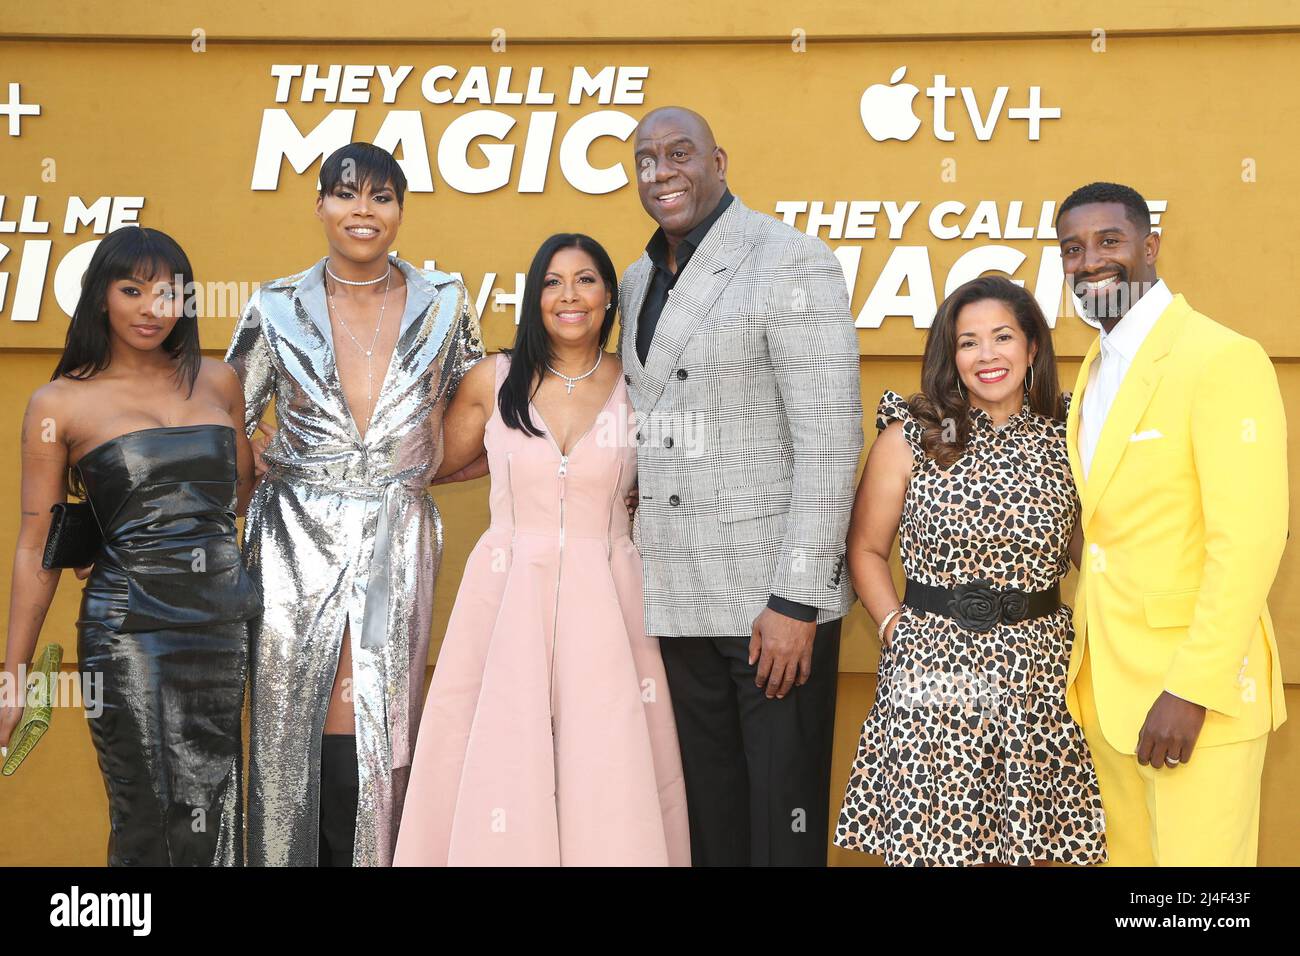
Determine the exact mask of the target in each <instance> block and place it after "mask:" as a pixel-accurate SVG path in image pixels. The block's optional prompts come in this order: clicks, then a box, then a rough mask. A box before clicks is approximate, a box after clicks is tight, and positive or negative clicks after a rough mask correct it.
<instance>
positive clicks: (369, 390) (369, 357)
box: [325, 264, 393, 431]
mask: <svg viewBox="0 0 1300 956" xmlns="http://www.w3.org/2000/svg"><path fill="white" fill-rule="evenodd" d="M392 270H393V267H392V265H391V264H390V265H389V267H388V272H387V273H386V276H387V277H388V278H389V279H391V278H392ZM325 271H326V272H329V266H326V267H325ZM330 275H331V276H333V275H334V273H332V272H330ZM366 284H369V283H366ZM389 285H390V283H389V282H385V283H384V298H383V299H382V300H381V301H380V303H379V321H377V322H376V323H375V334H374V335H373V336H371V338H370V348H366V347H365V346H364V345H362V344H361V343H360V342H358V341H357V337H356V336H355V335H353V334H352V330H351V329H350V328H348V324H347V322H345V321H343V317H342V316H340V315H339V314H338V306H336V305H335V304H334V293H333V292H330V289H329V284H328V283H327V284H326V286H325V292H326V298H325V301H326V302H328V303H329V309H330V315H331V317H332V318H334V319H337V320H338V323H339V325H341V326H343V331H344V332H346V333H347V334H348V338H350V339H351V340H352V343H353V344H354V345H355V346H356V347H357V349H358V351H361V352H364V353H365V355H366V431H369V430H370V414H371V412H373V411H374V408H373V407H372V404H371V402H372V396H373V394H374V382H375V372H374V365H373V363H374V354H375V343H376V342H378V341H379V330H380V329H381V328H383V325H384V309H386V308H387V307H388V287H389ZM342 387H343V383H342V381H340V382H339V388H342ZM354 424H355V422H354Z"/></svg>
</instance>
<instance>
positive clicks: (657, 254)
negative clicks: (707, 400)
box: [636, 189, 817, 622]
mask: <svg viewBox="0 0 1300 956" xmlns="http://www.w3.org/2000/svg"><path fill="white" fill-rule="evenodd" d="M735 198H736V197H734V196H733V195H732V194H731V190H729V189H726V190H723V193H722V198H721V199H719V200H718V204H717V205H716V206H715V207H714V208H713V212H711V213H709V214H708V215H707V216H705V217H704V219H702V220H701V221H700V223H699V225H697V226H696V227H695V228H694V229H692V230H691V231H690V232H689V233H687V234H686V238H685V239H683V240H681V241H680V242H679V243H677V250H676V255H675V256H674V258H675V260H676V263H677V271H676V272H674V271H673V270H672V269H670V268H669V266H668V239H667V237H666V236H665V235H664V231H663V229H662V228H660V229H656V230H655V234H654V235H653V236H651V237H650V241H649V242H647V243H646V247H645V251H646V255H648V256H649V257H650V261H651V262H652V263H654V267H655V269H654V272H653V273H652V274H651V277H650V287H649V288H648V289H646V294H645V301H644V302H643V303H642V305H641V317H640V320H639V321H638V322H637V329H636V354H637V357H638V358H640V359H641V364H642V365H645V364H646V360H647V358H648V356H649V355H650V343H651V342H653V341H654V336H655V326H657V325H658V324H659V316H660V315H661V314H662V313H663V310H664V305H665V304H666V303H667V302H668V293H669V292H670V291H671V290H672V288H673V286H675V285H676V284H677V277H678V276H680V275H681V274H682V272H683V271H685V269H686V264H687V263H688V262H690V261H691V256H692V255H694V254H695V250H696V249H698V248H699V247H700V243H701V242H703V241H704V237H705V236H706V235H708V233H709V230H710V229H712V228H713V224H714V223H715V222H717V221H718V219H720V218H721V217H722V214H723V213H724V212H726V211H727V207H728V206H730V205H731V201H732V200H733V199H735ZM767 606H768V607H769V608H771V609H772V610H773V611H776V612H778V613H780V614H784V615H785V616H786V617H792V618H794V619H795V620H796V621H805V622H807V621H815V620H817V608H815V607H813V606H812V605H809V604H800V603H798V602H797V601H789V600H786V599H785V598H783V597H780V596H779V595H776V594H773V595H771V596H769V597H768V599H767Z"/></svg>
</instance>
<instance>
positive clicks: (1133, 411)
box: [1057, 183, 1287, 866]
mask: <svg viewBox="0 0 1300 956" xmlns="http://www.w3.org/2000/svg"><path fill="white" fill-rule="evenodd" d="M1057 235H1058V237H1059V240H1060V244H1061V256H1062V262H1063V265H1064V268H1065V273H1066V277H1067V281H1068V282H1069V283H1070V286H1071V288H1073V289H1074V290H1075V294H1076V295H1077V296H1079V297H1080V299H1081V301H1082V304H1083V307H1084V310H1085V312H1086V313H1087V314H1089V315H1090V316H1091V317H1093V318H1095V319H1096V320H1097V321H1098V322H1099V323H1100V324H1101V327H1102V332H1101V335H1100V337H1099V338H1098V340H1097V341H1096V342H1094V343H1093V345H1092V347H1091V348H1090V349H1089V350H1088V354H1087V356H1086V357H1085V358H1084V360H1083V367H1082V368H1081V369H1080V371H1079V378H1078V382H1077V384H1076V385H1075V389H1074V398H1073V401H1072V402H1071V404H1070V415H1069V422H1068V432H1069V451H1070V464H1071V467H1072V468H1073V471H1074V478H1075V482H1076V483H1077V485H1078V487H1079V496H1080V499H1081V502H1082V509H1083V511H1082V519H1081V520H1082V531H1083V543H1084V547H1083V555H1082V561H1081V567H1080V576H1079V589H1078V593H1077V595H1076V597H1075V606H1074V626H1075V638H1074V648H1073V652H1072V654H1071V657H1070V670H1069V677H1068V682H1067V687H1068V689H1067V692H1066V699H1067V702H1068V705H1069V708H1070V713H1071V714H1073V715H1074V718H1075V719H1076V720H1077V721H1078V722H1079V723H1080V725H1081V726H1082V727H1083V731H1084V735H1085V736H1086V737H1087V740H1088V745H1089V748H1090V749H1091V751H1092V755H1093V760H1094V762H1095V764H1096V767H1097V777H1098V782H1099V783H1100V785H1101V799H1102V806H1103V808H1104V810H1105V813H1106V838H1107V843H1108V845H1109V850H1110V861H1111V863H1112V865H1120V866H1231V865H1236V866H1252V865H1254V863H1255V859H1256V849H1257V845H1258V835H1259V789H1260V775H1261V773H1262V770H1263V764H1264V750H1265V744H1266V742H1267V740H1268V733H1269V731H1270V730H1271V729H1275V728H1277V727H1278V726H1279V725H1280V724H1281V723H1282V721H1284V720H1285V719H1286V707H1285V702H1284V699H1283V696H1282V675H1281V668H1280V666H1279V664H1278V656H1277V642H1276V640H1275V637H1274V632H1273V622H1272V620H1271V618H1270V617H1269V613H1268V608H1267V606H1266V603H1265V602H1266V600H1267V597H1268V592H1269V588H1270V587H1271V586H1272V584H1273V577H1274V575H1275V574H1276V572H1277V567H1278V562H1279V560H1280V559H1281V556H1282V549H1283V547H1284V545H1285V543H1286V538H1287V463H1286V421H1285V418H1284V415H1283V411H1282V399H1281V396H1280V394H1279V392H1278V386H1277V376H1276V374H1275V373H1274V371H1273V365H1272V363H1271V362H1270V361H1269V358H1268V355H1267V354H1265V352H1264V350H1263V349H1262V348H1261V347H1260V346H1259V344H1258V343H1257V342H1255V341H1254V340H1252V339H1248V338H1246V337H1245V336H1242V335H1239V334H1238V333H1236V332H1233V331H1232V330H1230V329H1228V328H1225V327H1224V326H1222V325H1219V324H1218V323H1217V322H1214V321H1211V320H1210V319H1208V318H1207V317H1205V316H1204V315H1201V314H1200V313H1199V312H1196V311H1195V310H1194V309H1192V307H1191V306H1190V305H1188V304H1187V301H1186V300H1185V299H1184V298H1183V297H1182V296H1181V295H1173V294H1171V293H1170V291H1169V289H1168V287H1167V286H1166V285H1165V283H1164V282H1163V281H1162V280H1160V279H1159V278H1158V277H1157V275H1156V256H1157V254H1158V253H1159V251H1160V236H1159V234H1158V233H1154V232H1152V231H1151V218H1150V213H1149V211H1148V207H1147V204H1146V202H1145V200H1143V199H1142V197H1141V196H1139V195H1138V194H1137V193H1136V192H1135V191H1134V190H1132V189H1130V188H1128V187H1127V186H1120V185H1116V184H1113V183H1093V184H1092V185H1089V186H1084V187H1082V188H1080V189H1078V190H1076V191H1075V192H1074V193H1073V194H1071V196H1070V197H1069V198H1068V199H1066V201H1065V202H1064V203H1062V205H1061V208H1060V211H1059V212H1058V214H1057Z"/></svg>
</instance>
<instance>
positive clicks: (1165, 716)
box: [1137, 691, 1205, 770]
mask: <svg viewBox="0 0 1300 956" xmlns="http://www.w3.org/2000/svg"><path fill="white" fill-rule="evenodd" d="M1203 723H1205V708H1204V707H1202V706H1201V705H1200V704H1193V703H1192V702H1191V701H1187V700H1183V699H1182V698H1181V697H1175V696H1174V695H1173V694H1171V693H1169V691H1165V692H1164V693H1162V694H1161V695H1160V696H1159V697H1157V698H1156V702H1155V703H1154V704H1152V705H1151V709H1150V710H1149V711H1147V719H1146V722H1145V723H1144V724H1143V725H1142V730H1141V731H1140V732H1139V733H1138V742H1137V759H1138V763H1140V764H1142V765H1144V766H1150V767H1151V768H1152V769H1153V770H1162V769H1164V768H1165V767H1177V766H1178V765H1179V764H1183V763H1187V761H1189V760H1191V759H1192V748H1193V747H1195V746H1196V738H1197V737H1199V736H1200V735H1201V724H1203Z"/></svg>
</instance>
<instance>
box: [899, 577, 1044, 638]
mask: <svg viewBox="0 0 1300 956" xmlns="http://www.w3.org/2000/svg"><path fill="white" fill-rule="evenodd" d="M904 603H905V604H907V606H908V607H912V608H916V609H917V610H922V611H928V612H933V613H936V614H943V615H945V616H947V617H951V618H952V619H953V620H955V621H956V622H957V623H958V624H959V625H961V627H963V628H965V629H966V630H969V631H976V632H979V633H984V632H986V631H991V630H993V628H995V627H997V626H998V625H999V624H1017V623H1019V622H1021V621H1027V620H1029V619H1030V618H1035V617H1044V616H1046V615H1048V614H1051V613H1053V612H1055V611H1056V610H1057V609H1059V608H1060V606H1061V592H1060V588H1059V586H1054V587H1052V588H1050V589H1048V590H1046V591H1034V592H1029V591H1023V590H1021V589H1020V588H1014V587H1007V588H1002V589H1000V590H999V589H997V588H995V587H994V586H993V582H992V581H991V580H989V579H988V578H979V579H977V580H974V581H971V582H969V583H968V584H960V585H958V586H957V587H955V588H940V587H933V586H931V585H927V584H919V583H917V582H916V581H908V582H907V595H906V597H905V598H904Z"/></svg>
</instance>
